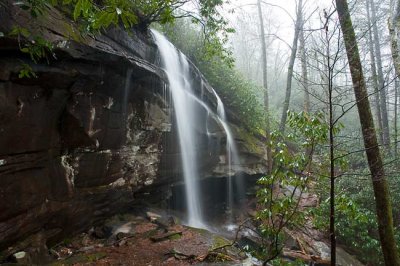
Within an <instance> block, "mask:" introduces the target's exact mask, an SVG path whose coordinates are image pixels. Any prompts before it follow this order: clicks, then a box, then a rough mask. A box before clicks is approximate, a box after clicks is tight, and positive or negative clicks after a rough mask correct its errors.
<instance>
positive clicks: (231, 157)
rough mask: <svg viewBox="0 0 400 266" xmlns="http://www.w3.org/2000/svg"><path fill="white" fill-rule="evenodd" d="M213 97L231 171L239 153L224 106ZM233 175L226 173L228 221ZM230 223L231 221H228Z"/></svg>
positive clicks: (230, 218)
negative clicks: (223, 132) (224, 138)
mask: <svg viewBox="0 0 400 266" xmlns="http://www.w3.org/2000/svg"><path fill="white" fill-rule="evenodd" d="M214 94H215V96H216V97H217V103H218V105H217V114H218V116H219V118H220V122H221V124H222V125H223V127H224V130H225V133H226V155H227V160H228V169H229V171H232V172H233V173H234V171H233V169H234V167H236V166H238V165H239V163H240V161H239V153H238V151H237V148H236V144H235V140H234V139H233V134H232V131H231V129H230V127H229V126H228V123H227V120H226V113H225V107H224V104H223V103H222V100H221V98H220V97H219V96H218V94H217V93H216V92H215V91H214ZM233 173H232V174H231V173H228V193H227V194H228V198H227V203H228V210H229V212H230V217H229V220H232V209H233V186H234V185H233V182H232V175H233ZM230 222H232V221H230Z"/></svg>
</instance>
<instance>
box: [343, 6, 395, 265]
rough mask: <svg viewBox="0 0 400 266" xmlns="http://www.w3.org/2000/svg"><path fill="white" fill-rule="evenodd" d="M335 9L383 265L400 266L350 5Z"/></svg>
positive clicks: (386, 186)
mask: <svg viewBox="0 0 400 266" xmlns="http://www.w3.org/2000/svg"><path fill="white" fill-rule="evenodd" d="M336 8H337V12H338V15H339V21H340V26H341V28H342V32H343V38H344V43H345V47H346V51H347V58H348V60H349V67H350V72H351V77H352V80H353V87H354V94H355V97H356V100H357V108H358V114H359V116H360V122H361V128H362V132H363V138H364V146H365V150H366V154H367V159H368V165H369V169H370V171H371V178H372V186H373V189H374V195H375V203H376V214H377V220H378V229H379V237H380V242H381V247H382V252H383V256H384V261H385V265H387V266H400V258H399V254H398V250H397V248H396V242H395V238H394V229H393V214H392V206H391V201H390V195H389V188H388V183H387V180H386V177H385V172H384V168H383V162H382V157H381V154H380V150H379V146H378V141H377V137H376V132H375V128H374V123H373V118H372V113H371V108H370V104H369V100H368V93H367V88H366V85H365V80H364V76H363V71H362V66H361V60H360V54H359V51H358V45H357V40H356V35H355V32H354V28H353V24H352V22H351V18H350V13H349V7H348V4H347V1H346V0H336Z"/></svg>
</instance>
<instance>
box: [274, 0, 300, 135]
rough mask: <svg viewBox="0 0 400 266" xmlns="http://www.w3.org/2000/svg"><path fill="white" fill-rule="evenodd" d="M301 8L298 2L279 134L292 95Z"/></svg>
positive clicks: (283, 127) (282, 130)
mask: <svg viewBox="0 0 400 266" xmlns="http://www.w3.org/2000/svg"><path fill="white" fill-rule="evenodd" d="M302 8H303V1H302V0H299V3H298V6H297V11H296V23H295V29H294V37H293V43H292V49H291V53H290V60H289V66H288V73H287V79H286V95H285V101H284V102H283V110H282V116H281V122H280V125H279V130H280V132H281V133H284V132H285V124H286V120H287V111H288V110H289V103H290V95H291V93H292V77H293V67H294V61H295V59H296V54H297V43H298V40H299V33H300V30H301V24H300V23H301V21H302V20H303V19H302Z"/></svg>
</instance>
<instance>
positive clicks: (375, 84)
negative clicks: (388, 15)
mask: <svg viewBox="0 0 400 266" xmlns="http://www.w3.org/2000/svg"><path fill="white" fill-rule="evenodd" d="M366 8H367V20H368V27H370V26H371V16H370V11H369V10H370V7H369V0H367V1H366ZM373 44H374V42H373V41H372V31H371V30H369V31H368V46H369V51H370V52H369V55H370V58H371V72H372V82H373V83H372V84H373V88H374V99H375V108H376V118H377V122H378V128H379V131H378V134H379V142H380V144H383V143H384V142H383V126H382V114H381V104H380V101H379V84H378V76H377V74H376V62H375V50H374V45H373Z"/></svg>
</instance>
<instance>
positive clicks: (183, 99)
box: [152, 30, 239, 228]
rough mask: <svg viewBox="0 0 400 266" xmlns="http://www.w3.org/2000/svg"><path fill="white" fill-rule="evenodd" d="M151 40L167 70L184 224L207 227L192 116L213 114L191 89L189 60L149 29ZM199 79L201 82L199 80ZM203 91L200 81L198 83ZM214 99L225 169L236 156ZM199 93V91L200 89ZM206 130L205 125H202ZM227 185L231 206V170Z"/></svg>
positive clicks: (195, 123)
mask: <svg viewBox="0 0 400 266" xmlns="http://www.w3.org/2000/svg"><path fill="white" fill-rule="evenodd" d="M152 33H153V36H154V39H155V42H156V44H157V46H158V49H159V51H160V56H161V59H162V65H163V67H164V70H165V71H166V73H167V77H168V81H169V89H170V92H171V97H172V102H173V105H174V109H175V119H176V123H177V129H178V135H179V146H180V149H181V159H182V165H183V175H184V181H185V193H186V201H187V202H186V205H187V211H188V221H187V223H188V225H190V226H193V227H198V228H207V225H206V223H205V222H204V221H203V215H202V208H201V198H200V197H201V195H200V192H199V189H198V186H197V181H198V180H199V172H198V165H197V162H198V159H199V158H197V156H196V151H195V147H196V140H195V127H196V126H198V124H199V123H200V121H199V119H198V117H197V116H196V112H195V110H196V107H197V106H201V107H202V108H204V109H205V110H206V111H207V117H208V116H209V115H214V116H215V114H214V113H213V112H212V110H211V109H210V108H209V107H208V106H207V105H206V104H205V103H204V102H203V101H202V100H201V99H199V98H197V97H196V96H195V95H194V94H193V92H192V91H191V90H192V89H191V84H190V80H191V78H190V71H189V62H188V60H187V59H186V57H185V55H183V54H182V53H181V52H179V51H178V50H177V49H176V47H174V46H173V45H172V44H171V43H170V42H169V41H168V40H167V39H166V38H165V37H164V36H163V35H161V34H160V33H158V32H157V31H155V30H152ZM201 82H202V81H201ZM201 85H202V86H201V87H202V88H201V89H202V90H203V84H201ZM214 94H215V96H216V98H217V101H218V106H217V113H218V115H217V117H218V120H219V121H220V123H221V125H222V127H223V128H224V130H225V133H226V138H227V141H226V142H227V143H226V146H227V160H228V167H229V171H231V172H233V171H232V169H233V168H232V167H233V165H235V166H237V165H238V164H239V156H238V152H237V149H236V145H235V142H234V139H233V135H232V132H231V130H230V128H229V126H228V124H227V120H226V115H225V109H224V105H223V103H222V101H221V99H220V98H219V96H218V95H217V93H216V92H215V91H214ZM202 95H203V92H202ZM205 127H206V129H207V134H209V133H208V125H207V122H206V125H205ZM228 175H229V184H228V205H229V206H228V208H229V210H231V209H232V207H233V184H232V180H231V175H232V174H231V173H229V174H228Z"/></svg>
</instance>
